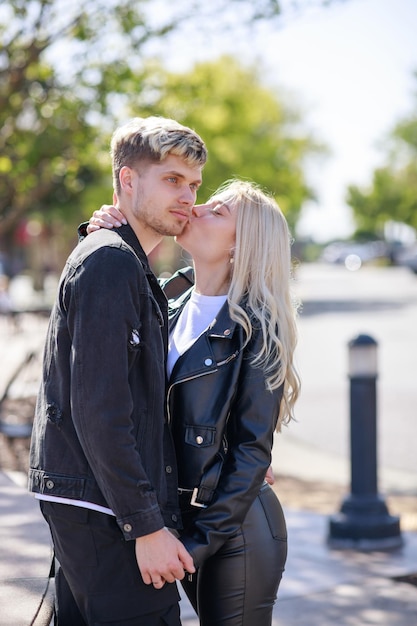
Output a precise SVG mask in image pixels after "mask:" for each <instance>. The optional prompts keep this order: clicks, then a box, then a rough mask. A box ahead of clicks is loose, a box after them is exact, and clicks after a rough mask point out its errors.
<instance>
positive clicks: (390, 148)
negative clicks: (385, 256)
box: [347, 73, 417, 236]
mask: <svg viewBox="0 0 417 626" xmlns="http://www.w3.org/2000/svg"><path fill="white" fill-rule="evenodd" d="M416 78H417V73H416ZM416 96H417V94H416ZM386 153H387V154H386V164H385V165H384V166H383V167H380V168H378V169H376V170H375V171H374V173H373V177H372V182H371V184H370V186H369V187H367V188H359V187H358V186H355V185H351V186H350V187H349V188H348V192H347V202H348V204H349V205H350V206H351V207H352V209H353V212H354V216H355V219H356V223H357V228H358V231H359V232H368V233H372V234H374V235H375V236H381V234H382V233H383V229H384V225H385V223H386V222H388V221H396V222H402V223H404V224H407V225H408V226H412V227H413V228H416V229H417V97H416V99H415V103H414V111H413V112H412V113H411V114H410V115H409V116H408V117H407V118H405V119H404V120H401V121H400V122H398V123H397V124H396V126H395V127H394V128H393V130H392V131H391V133H390V135H389V140H388V142H387V145H386Z"/></svg>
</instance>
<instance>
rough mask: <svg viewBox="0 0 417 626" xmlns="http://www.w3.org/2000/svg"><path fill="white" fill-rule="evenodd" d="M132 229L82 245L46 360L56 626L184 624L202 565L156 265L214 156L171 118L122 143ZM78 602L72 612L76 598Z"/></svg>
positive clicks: (119, 139)
mask: <svg viewBox="0 0 417 626" xmlns="http://www.w3.org/2000/svg"><path fill="white" fill-rule="evenodd" d="M111 154H112V166H113V182H114V192H115V197H116V199H117V205H118V206H119V207H120V208H121V210H122V211H123V214H124V216H125V217H126V220H127V222H128V223H127V224H126V225H123V226H122V227H121V228H119V229H117V231H107V230H99V231H97V232H95V233H92V234H91V235H90V236H89V237H87V238H86V239H84V240H83V241H82V242H81V243H79V244H78V246H77V247H76V248H75V250H74V251H73V252H72V254H71V255H70V257H69V259H68V261H67V263H66V266H65V269H64V271H63V274H62V277H61V280H60V285H59V290H58V296H57V300H56V302H55V305H54V308H53V311H52V314H51V319H50V323H49V329H48V334H47V339H46V345H45V351H44V369H43V380H42V384H41V389H40V392H39V396H38V403H37V408H36V415H35V420H34V426H33V438H32V443H31V462H30V473H29V489H30V490H31V491H33V492H34V493H35V494H36V497H38V498H39V499H40V504H41V509H42V512H43V515H44V516H45V518H46V520H47V522H48V524H49V526H50V530H51V534H52V539H53V543H54V547H55V553H56V556H57V558H58V561H59V563H60V566H61V570H60V574H59V576H58V577H57V596H58V624H59V626H67V625H71V626H78V624H89V625H90V624H91V625H93V624H94V625H95V626H98V625H100V624H104V623H105V624H107V626H109V625H113V626H116V624H117V625H118V626H120V624H122V623H123V625H125V626H133V625H135V626H139V625H142V624H143V625H146V626H154V625H155V626H156V625H160V624H168V625H171V624H172V625H175V626H177V625H178V624H180V620H179V604H178V599H179V598H178V591H177V589H176V585H175V580H176V579H182V578H183V577H184V571H188V572H193V571H194V565H193V562H192V559H191V557H190V555H189V554H188V553H187V552H186V550H185V548H184V547H183V545H182V544H181V543H180V542H179V541H178V540H177V539H176V538H175V537H174V535H173V534H172V533H171V532H170V531H169V530H168V529H167V528H166V527H167V526H168V527H171V528H175V527H177V526H178V524H179V513H178V509H177V499H176V498H177V485H176V466H175V458H174V456H173V450H172V448H171V440H170V437H169V434H168V429H167V425H166V423H165V381H166V378H165V357H166V348H167V301H166V298H165V296H164V295H163V293H162V291H161V290H160V288H159V286H158V283H157V280H156V278H155V276H154V275H153V273H152V272H151V270H150V268H149V264H148V260H147V255H149V253H150V252H151V251H152V250H153V249H154V248H155V246H156V245H157V244H158V243H159V242H160V241H161V239H162V237H163V236H164V235H171V236H172V235H177V234H179V233H181V231H182V229H183V227H184V225H185V223H186V222H187V220H188V217H189V214H190V211H191V209H192V207H193V205H194V203H195V199H196V193H197V189H198V187H199V186H200V184H201V172H202V168H203V167H204V164H205V161H206V158H207V153H206V149H205V146H204V143H203V141H202V140H201V138H200V137H199V136H198V135H197V134H196V133H195V132H193V131H192V130H190V129H188V128H186V127H184V126H181V125H180V124H178V123H177V122H174V121H173V120H167V119H165V118H158V117H151V118H146V119H139V118H138V119H134V120H132V121H131V122H129V123H128V124H126V125H125V126H123V127H121V128H119V129H118V130H116V132H115V133H114V135H113V138H112V143H111ZM71 596H73V598H74V599H75V601H76V604H77V607H78V608H77V609H75V608H74V609H71V608H70V605H71V602H68V598H71Z"/></svg>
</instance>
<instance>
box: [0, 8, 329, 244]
mask: <svg viewBox="0 0 417 626" xmlns="http://www.w3.org/2000/svg"><path fill="white" fill-rule="evenodd" d="M334 1H337V0H334ZM291 4H292V5H294V6H296V5H298V4H300V5H302V6H305V5H306V3H305V2H303V3H301V2H300V3H296V2H295V3H291ZM319 4H323V5H324V4H328V2H327V1H326V0H311V1H310V2H308V3H307V5H308V6H313V5H319ZM158 7H160V8H161V10H157V9H158ZM281 8H282V7H281V2H280V1H278V0H257V2H252V1H251V0H229V1H228V2H227V3H226V2H225V0H213V2H210V3H207V2H206V1H205V0H187V1H186V0H178V2H177V3H175V5H174V4H172V3H170V2H168V0H137V1H136V2H131V1H130V0H91V1H90V2H83V1H82V0H73V1H72V2H67V0H3V1H2V3H1V4H0V241H1V242H2V246H3V247H4V248H6V247H8V246H10V245H11V244H10V242H12V241H13V234H14V233H15V232H16V229H17V228H18V227H20V223H21V221H22V219H23V218H25V217H30V216H32V215H37V216H38V218H39V220H41V221H43V222H51V220H54V219H59V221H60V222H61V221H62V220H64V219H66V218H68V217H69V219H70V220H71V222H72V223H74V221H75V220H77V219H79V218H81V217H82V215H86V214H88V213H89V212H90V211H91V207H94V206H97V204H99V202H100V199H99V198H102V197H103V195H106V197H108V195H107V194H108V193H109V191H110V180H109V178H108V156H107V141H108V133H109V132H110V129H112V128H113V126H114V121H115V110H116V109H117V105H118V103H119V98H120V94H121V93H123V87H124V85H125V84H126V82H127V83H129V82H131V80H132V77H135V78H136V80H137V82H136V84H135V92H141V91H142V89H143V87H144V83H143V81H145V79H147V77H146V76H145V73H144V71H143V60H144V56H145V54H144V50H145V49H146V45H147V44H148V43H149V42H150V41H152V40H154V39H156V38H162V37H165V36H167V35H168V34H169V33H170V32H172V31H174V30H175V29H176V28H178V27H179V25H180V24H182V23H183V21H184V20H196V19H199V17H200V16H204V19H209V18H210V19H211V20H212V21H211V27H212V28H219V26H220V24H221V20H219V16H223V14H226V13H225V10H226V9H227V11H228V12H229V14H230V15H233V22H234V23H235V24H236V23H237V22H239V23H240V24H242V25H245V26H246V27H250V25H251V24H253V23H255V22H256V21H258V20H261V19H280V17H281ZM233 9H234V10H233ZM237 15H238V16H239V18H238V19H237V18H236V16H237ZM227 26H228V24H227V23H226V26H225V27H227ZM148 93H149V90H148ZM203 130H204V129H203ZM220 139H221V138H220V137H218V141H220ZM212 153H213V150H212ZM214 153H215V151H214ZM219 165H220V163H219ZM213 167H214V164H213ZM290 175H291V173H290V172H288V177H290Z"/></svg>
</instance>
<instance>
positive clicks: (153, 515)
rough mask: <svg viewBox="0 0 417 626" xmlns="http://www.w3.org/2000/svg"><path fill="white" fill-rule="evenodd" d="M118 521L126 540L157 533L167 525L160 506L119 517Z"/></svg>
mask: <svg viewBox="0 0 417 626" xmlns="http://www.w3.org/2000/svg"><path fill="white" fill-rule="evenodd" d="M117 523H118V525H119V528H120V530H121V531H122V533H123V537H124V538H125V540H126V541H132V540H133V539H136V538H137V537H143V536H145V535H150V534H151V533H155V532H156V531H157V530H161V529H162V528H163V527H164V525H165V524H164V520H163V518H162V515H161V511H160V509H159V507H157V508H155V509H153V510H151V511H148V512H145V513H144V512H143V511H140V512H139V513H136V514H135V515H129V516H128V517H123V518H121V519H117Z"/></svg>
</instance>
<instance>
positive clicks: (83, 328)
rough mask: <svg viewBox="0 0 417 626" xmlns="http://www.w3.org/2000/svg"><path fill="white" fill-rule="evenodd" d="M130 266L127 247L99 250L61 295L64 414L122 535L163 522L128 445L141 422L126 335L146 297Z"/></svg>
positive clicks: (136, 325) (132, 444)
mask: <svg viewBox="0 0 417 626" xmlns="http://www.w3.org/2000/svg"><path fill="white" fill-rule="evenodd" d="M138 268H139V264H138V262H137V260H136V259H135V258H134V256H133V255H132V254H131V253H130V252H128V251H125V250H122V249H120V248H115V247H103V248H100V249H98V250H96V251H95V252H94V253H93V254H91V255H90V256H89V257H88V258H87V259H86V260H85V261H84V263H83V264H82V265H81V266H80V267H79V268H78V269H77V270H76V271H75V272H74V273H73V275H72V276H71V277H70V279H69V280H68V282H67V284H66V286H65V291H64V292H63V294H62V300H61V303H62V306H63V307H64V308H66V309H67V323H68V328H69V332H70V335H71V341H72V353H71V364H70V368H71V412H72V419H73V422H74V426H75V429H76V431H77V436H78V439H79V441H80V443H81V446H82V448H83V452H84V454H85V456H86V458H87V461H88V464H89V467H90V468H91V471H92V473H93V475H94V478H95V480H96V481H97V483H98V485H99V487H100V490H101V492H102V493H103V495H104V497H105V499H106V501H107V503H108V506H109V507H110V508H111V509H112V510H113V512H114V513H115V515H116V518H117V521H118V523H119V526H120V527H121V529H122V531H123V532H124V535H125V538H127V539H133V538H134V537H137V536H142V535H146V534H149V533H151V532H154V531H156V530H159V529H160V528H162V527H163V526H164V524H163V520H162V516H161V512H160V508H159V505H158V502H157V497H156V494H155V492H154V490H153V489H152V486H151V484H150V482H149V479H148V477H147V475H146V472H145V470H144V467H143V463H142V460H141V457H140V454H139V452H138V450H137V446H136V438H135V434H136V433H137V429H138V428H140V427H141V426H140V424H139V425H138V424H137V423H135V422H134V419H133V417H132V416H133V413H134V406H133V399H132V392H131V389H130V386H129V367H130V366H131V363H132V361H131V359H132V356H131V354H130V356H129V339H130V338H131V334H132V329H140V327H141V308H142V307H143V306H144V299H145V298H149V295H148V294H147V292H146V286H145V281H146V278H142V280H141V275H140V274H139V271H140V268H139V269H138ZM135 364H136V363H135ZM143 419H150V416H146V415H144V416H143ZM136 422H137V418H136Z"/></svg>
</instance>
